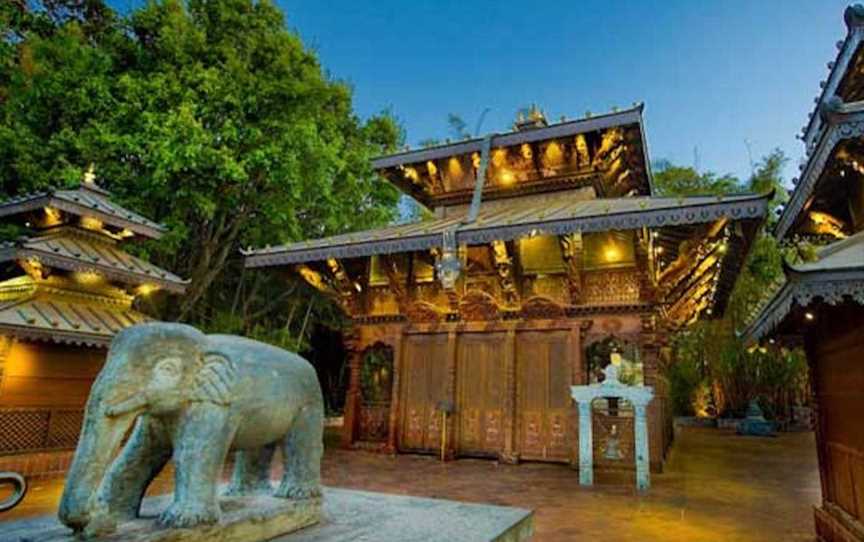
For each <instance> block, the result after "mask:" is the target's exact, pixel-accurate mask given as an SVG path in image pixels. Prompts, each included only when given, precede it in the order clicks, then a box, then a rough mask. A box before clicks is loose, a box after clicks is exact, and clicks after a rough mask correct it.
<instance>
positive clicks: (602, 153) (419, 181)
mask: <svg viewBox="0 0 864 542" xmlns="http://www.w3.org/2000/svg"><path fill="white" fill-rule="evenodd" d="M482 143H483V139H472V140H468V141H462V142H459V143H453V144H448V145H442V146H437V147H432V148H428V149H421V150H417V151H410V152H404V153H399V154H394V155H389V156H384V157H380V158H376V159H375V160H373V167H374V168H375V169H376V170H377V171H378V172H379V173H381V175H382V176H383V177H384V178H386V179H387V180H388V181H390V182H391V183H393V184H395V185H396V186H397V187H399V188H400V189H402V190H403V191H404V192H406V193H407V194H409V195H410V196H412V197H414V198H415V199H416V200H418V201H420V202H421V203H423V204H424V205H426V206H428V207H437V206H442V205H454V204H459V203H467V202H468V201H470V200H471V196H472V191H473V187H474V184H475V179H476V175H477V171H478V166H479V162H480V153H481V151H482ZM491 147H492V159H491V164H490V167H489V168H488V170H487V175H486V182H485V188H484V199H486V200H490V199H495V198H498V197H513V196H517V195H526V194H531V193H537V192H546V191H551V190H561V189H567V188H578V187H583V186H593V187H595V188H596V189H597V190H598V193H600V194H602V195H604V196H607V197H620V196H624V195H633V194H637V195H649V194H651V175H650V170H649V166H648V162H647V158H646V151H645V137H644V131H643V125H642V106H641V105H640V106H637V107H634V108H633V109H629V110H626V111H622V112H616V113H610V114H607V115H601V116H597V117H589V118H585V119H580V120H576V121H569V122H561V123H558V124H553V125H551V126H545V127H540V128H534V129H530V130H517V131H514V132H509V133H506V134H498V135H494V136H492V139H491Z"/></svg>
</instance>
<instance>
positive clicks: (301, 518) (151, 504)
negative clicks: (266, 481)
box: [0, 495, 321, 542]
mask: <svg viewBox="0 0 864 542" xmlns="http://www.w3.org/2000/svg"><path fill="white" fill-rule="evenodd" d="M169 504H171V496H170V495H165V496H161V497H152V498H148V499H144V503H143V505H142V507H141V517H140V518H138V519H135V520H132V521H129V522H125V523H123V524H121V525H119V526H118V529H117V531H116V532H114V533H112V534H110V535H107V536H102V537H99V538H95V539H93V540H94V541H98V542H199V541H201V542H204V541H207V542H259V541H263V540H271V539H273V538H276V537H278V536H280V535H285V534H289V533H293V532H295V531H298V530H299V529H302V528H304V527H308V526H310V525H314V524H316V523H318V521H319V519H320V517H321V500H320V499H314V500H309V501H299V502H297V501H291V500H287V499H277V498H275V497H271V496H269V495H257V496H253V497H223V498H222V499H220V502H219V504H220V506H221V508H222V521H220V522H219V523H218V524H216V525H206V526H200V527H195V528H192V529H166V528H162V527H160V526H159V525H157V523H156V517H157V516H158V515H159V513H160V512H161V511H162V510H164V509H165V508H167V507H168V505H169ZM0 540H4V541H9V542H80V540H81V539H80V538H78V537H76V536H75V535H74V534H73V533H72V531H71V530H69V529H68V528H67V527H66V526H65V525H63V524H61V523H60V522H59V521H58V520H57V519H55V518H40V519H38V520H27V521H20V522H15V523H10V524H7V525H3V526H0Z"/></svg>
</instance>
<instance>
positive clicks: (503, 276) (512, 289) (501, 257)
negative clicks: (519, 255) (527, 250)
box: [492, 241, 519, 305]
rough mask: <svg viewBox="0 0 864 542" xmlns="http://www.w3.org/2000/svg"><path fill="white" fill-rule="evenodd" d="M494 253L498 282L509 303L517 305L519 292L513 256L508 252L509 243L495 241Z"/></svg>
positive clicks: (493, 243) (493, 244)
mask: <svg viewBox="0 0 864 542" xmlns="http://www.w3.org/2000/svg"><path fill="white" fill-rule="evenodd" d="M492 255H493V259H494V262H495V269H496V271H498V283H499V284H500V286H501V291H502V292H503V294H504V300H505V302H506V303H507V304H508V305H515V304H517V303H518V302H519V293H518V292H517V290H516V281H515V280H514V278H513V258H512V257H510V255H509V254H508V253H507V243H505V242H504V241H493V242H492Z"/></svg>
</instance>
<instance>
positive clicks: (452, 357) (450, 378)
mask: <svg viewBox="0 0 864 542" xmlns="http://www.w3.org/2000/svg"><path fill="white" fill-rule="evenodd" d="M457 340H458V333H457V331H456V329H451V330H450V331H449V332H448V333H447V399H446V400H447V401H450V404H451V405H453V408H454V414H453V415H451V416H450V417H449V418H448V419H447V431H446V435H447V448H446V450H444V459H445V460H446V461H449V460H451V459H454V458H455V457H456V437H457V435H456V425H457V424H458V422H459V406H458V405H457V403H456V400H457V398H456V347H457V343H456V341H457Z"/></svg>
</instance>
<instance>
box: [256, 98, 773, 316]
mask: <svg viewBox="0 0 864 542" xmlns="http://www.w3.org/2000/svg"><path fill="white" fill-rule="evenodd" d="M642 109H643V108H642V105H638V106H636V107H634V108H632V109H628V110H625V111H616V112H613V113H609V114H606V115H600V116H590V117H586V118H583V119H580V120H575V121H567V122H561V123H558V124H552V125H547V124H546V122H545V119H544V118H543V117H542V115H539V114H537V115H536V116H533V117H532V118H531V119H528V120H527V121H524V119H523V121H521V122H518V123H517V126H516V127H515V129H514V131H512V132H508V133H505V134H494V135H491V136H487V137H485V138H483V139H472V140H468V141H460V142H458V143H448V144H446V145H441V146H436V147H432V148H426V149H420V150H415V151H407V152H401V153H397V154H394V155H390V156H384V157H380V158H377V159H375V160H373V164H372V165H373V167H374V168H375V169H376V171H377V172H378V173H379V174H381V175H382V176H383V177H384V178H385V179H387V180H389V181H390V182H392V183H393V184H395V185H396V186H397V187H399V188H401V189H402V190H403V191H405V192H406V193H407V194H409V195H411V196H413V197H414V198H416V199H417V200H419V201H420V202H422V203H423V204H425V205H427V206H428V207H431V208H433V209H434V210H435V216H436V218H434V219H431V220H425V221H422V222H420V223H414V224H402V225H395V226H390V227H386V228H381V229H375V230H368V231H363V232H357V233H349V234H343V235H336V236H333V237H327V238H323V239H314V240H308V241H301V242H297V243H290V244H286V245H282V246H277V247H267V248H263V249H258V250H250V251H247V252H245V253H244V254H245V255H246V266H247V267H258V268H260V267H273V266H290V265H296V264H303V263H306V262H322V261H325V260H328V259H351V258H364V257H369V256H374V255H378V254H394V253H402V252H411V251H423V250H429V249H433V248H441V247H444V246H445V245H446V244H447V243H453V244H455V245H458V246H462V245H483V244H489V243H492V242H495V241H508V240H512V239H517V238H521V237H532V236H534V235H542V234H551V235H567V234H571V233H577V232H578V233H591V232H604V231H613V230H643V229H647V230H651V231H652V242H653V244H654V246H658V247H662V248H661V249H660V250H661V251H662V252H663V256H664V259H665V260H666V261H667V262H672V261H676V260H681V261H679V262H678V266H677V267H676V268H677V269H680V270H684V272H683V273H679V274H678V275H676V279H677V282H675V285H674V286H672V285H669V291H668V292H667V293H668V294H669V296H668V299H669V300H670V301H669V308H670V310H672V311H674V312H676V313H681V314H683V313H684V312H687V310H684V309H682V307H683V306H684V305H688V303H687V300H688V299H690V298H691V297H692V298H698V299H697V300H696V302H695V304H693V306H694V307H699V308H698V311H697V312H701V313H702V314H704V315H705V316H709V317H711V316H719V315H721V314H722V313H723V310H724V308H725V305H726V300H727V298H728V296H729V294H730V292H731V290H732V286H733V285H734V281H735V277H736V276H737V273H738V270H739V269H740V266H741V265H742V263H743V259H744V256H745V255H746V253H747V251H748V249H749V247H750V244H751V242H752V239H753V237H754V235H755V233H756V230H757V228H758V226H759V225H760V224H761V223H762V220H763V219H764V216H765V214H766V211H767V203H768V200H769V199H770V195H762V196H759V195H755V194H742V195H734V196H725V197H716V196H705V197H686V198H679V197H656V196H652V183H651V174H650V167H649V163H648V160H647V153H646V145H645V138H644V131H643V122H642ZM496 156H497V157H498V161H497V164H496ZM478 179H479V182H478ZM718 224H720V225H721V226H717V225H718ZM721 230H722V231H723V232H724V233H722V235H721V234H720V233H718V232H720V231H721ZM708 232H713V233H711V234H710V235H709V234H708ZM709 237H710V239H708V238H709ZM445 239H447V241H446V242H445ZM694 240H701V241H702V242H701V243H699V244H700V246H701V248H700V249H699V251H696V252H693V254H692V255H691V254H689V253H688V254H679V249H680V248H681V246H682V242H683V241H690V243H689V245H690V246H695V244H694ZM721 246H722V248H721V249H720V250H717V247H721ZM691 256H692V259H694V261H693V262H689V263H688V262H685V261H684V260H687V259H688V258H690V257H691ZM688 306H689V305H688ZM691 308H692V307H691ZM688 310H689V309H688ZM679 316H680V317H679V318H677V319H678V320H682V321H683V320H684V319H686V318H684V317H683V316H681V315H679ZM688 318H689V317H688Z"/></svg>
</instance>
